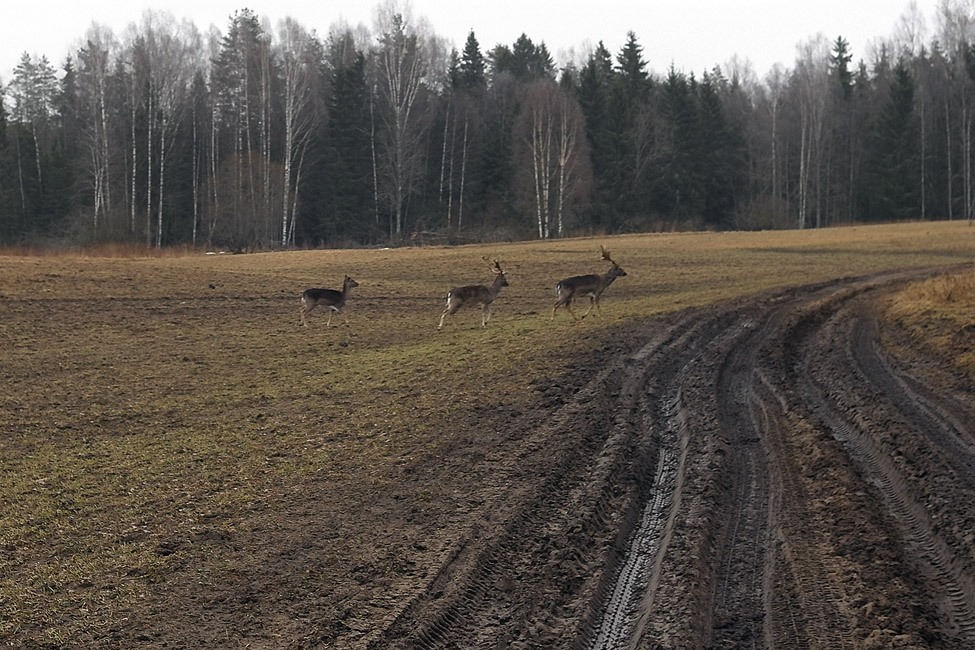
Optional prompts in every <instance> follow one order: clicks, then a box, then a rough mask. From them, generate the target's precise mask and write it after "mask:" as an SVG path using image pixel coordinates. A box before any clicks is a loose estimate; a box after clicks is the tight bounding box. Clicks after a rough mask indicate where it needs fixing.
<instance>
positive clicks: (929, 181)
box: [0, 0, 975, 251]
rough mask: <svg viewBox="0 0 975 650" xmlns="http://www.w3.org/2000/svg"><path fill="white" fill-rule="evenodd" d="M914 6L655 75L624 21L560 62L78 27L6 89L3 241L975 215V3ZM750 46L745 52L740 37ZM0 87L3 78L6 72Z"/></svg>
mask: <svg viewBox="0 0 975 650" xmlns="http://www.w3.org/2000/svg"><path fill="white" fill-rule="evenodd" d="M935 23H936V25H934V26H933V29H931V33H932V34H933V36H932V37H930V38H927V37H926V36H925V34H926V33H927V31H928V30H927V26H926V25H925V24H924V20H923V18H922V17H921V16H919V15H918V14H917V12H916V9H914V11H913V12H912V11H910V10H908V11H907V12H905V14H904V16H903V17H902V19H901V22H900V23H899V25H898V27H897V29H896V30H895V33H894V34H893V35H891V36H890V37H887V38H884V39H878V41H877V45H876V47H874V48H873V51H871V52H870V53H869V54H868V55H867V56H865V57H862V56H861V57H859V58H856V59H855V58H854V55H853V53H852V52H851V51H850V45H849V43H848V42H847V41H846V40H845V39H844V38H843V36H842V35H835V36H825V35H816V36H812V37H810V38H809V39H808V40H806V41H804V42H802V43H799V44H798V45H797V48H796V58H795V62H794V64H793V66H792V67H791V68H786V67H784V66H781V65H777V66H775V67H773V68H772V69H771V70H770V71H768V72H767V74H765V75H764V76H763V77H761V78H759V76H758V75H757V74H756V73H755V72H754V71H753V70H751V69H750V67H749V65H748V64H747V63H740V62H739V60H738V59H737V58H733V59H732V60H731V61H730V62H729V63H727V64H725V65H723V66H719V65H715V67H714V68H712V69H711V70H707V71H702V72H700V73H699V74H698V73H687V72H684V71H681V70H679V69H677V68H676V67H675V66H673V65H671V66H670V68H669V69H667V70H666V71H665V72H663V73H656V72H653V71H652V69H651V67H650V62H648V61H646V60H645V59H644V56H643V47H642V46H641V44H640V40H639V38H638V36H637V32H636V31H633V32H630V33H628V34H627V37H626V40H625V43H624V45H623V46H622V47H621V48H620V49H619V51H617V52H610V51H608V50H607V48H606V47H605V46H604V45H603V43H602V42H601V41H600V42H599V43H598V45H596V46H594V47H591V48H589V51H587V52H585V53H583V54H580V55H578V57H577V58H578V60H576V61H566V62H562V63H560V64H558V65H557V64H556V62H555V59H554V58H553V56H552V54H551V53H550V52H549V50H548V48H547V47H546V45H545V44H544V42H535V41H533V40H532V39H531V38H530V37H529V36H528V35H524V34H523V35H522V36H521V37H519V38H518V39H517V40H516V41H515V42H514V43H512V44H495V45H493V46H490V47H488V48H485V47H484V46H483V45H482V44H481V43H479V42H478V40H477V36H476V30H472V31H471V32H470V33H469V35H468V37H467V39H466V42H465V43H464V44H463V48H462V49H461V50H458V49H456V47H454V46H452V45H451V44H450V43H448V42H447V40H446V39H444V38H443V37H441V36H438V35H437V34H436V33H434V31H433V30H432V29H431V28H430V27H429V25H428V23H427V22H426V21H425V20H423V19H422V18H421V19H414V18H413V17H412V16H411V15H410V14H409V11H401V10H398V9H397V7H396V5H395V4H393V5H386V6H385V7H384V8H380V9H377V12H376V20H375V24H374V25H373V27H371V28H367V27H364V26H362V25H359V26H356V27H352V26H349V25H345V24H335V25H332V26H331V27H330V28H329V30H328V32H327V34H326V35H325V36H324V37H320V36H319V35H318V33H317V32H316V31H315V30H314V29H311V28H309V27H307V26H304V25H301V24H300V23H298V22H297V21H295V20H293V19H284V20H281V21H280V22H279V23H278V24H277V25H275V26H274V27H272V26H271V25H270V23H269V21H268V20H267V19H266V18H265V19H262V18H259V17H258V16H257V15H256V14H255V13H253V12H252V11H249V10H246V9H243V10H239V11H237V12H235V13H234V14H233V15H232V16H231V17H229V19H228V24H227V27H226V31H225V32H223V33H221V32H220V31H219V30H217V29H216V28H211V30H210V31H209V32H208V33H201V32H200V31H199V30H198V29H197V27H196V26H194V25H193V24H192V23H190V22H188V21H185V20H184V21H179V20H177V19H176V18H175V17H173V16H172V15H171V14H168V13H165V12H147V13H146V14H145V15H144V18H143V20H142V22H141V23H140V24H132V25H130V26H129V28H128V29H127V30H125V32H124V33H123V34H116V33H113V32H111V31H110V30H108V29H106V28H103V27H99V26H97V24H93V25H92V26H91V27H90V28H89V29H88V31H87V32H86V33H85V35H84V38H83V42H84V46H83V47H81V48H80V49H79V50H78V51H77V52H74V53H73V54H72V55H70V56H68V57H66V59H65V60H64V61H63V62H62V63H61V64H60V66H59V67H57V68H56V67H55V66H54V65H52V64H51V62H50V61H49V60H48V59H47V58H46V57H44V56H30V55H28V54H26V53H25V54H23V55H22V57H21V59H20V61H19V62H18V63H17V65H16V67H15V68H14V71H13V75H12V78H11V79H10V80H9V81H7V82H5V83H0V245H6V246H17V245H89V244H99V243H115V242H119V243H136V244H144V245H146V246H149V247H165V246H175V245H190V246H199V247H203V246H205V247H208V248H221V249H228V250H235V251H243V250H255V249H270V248H289V247H319V246H328V247H337V246H365V245H376V244H397V243H411V242H420V243H422V242H438V243H447V242H465V241H500V240H514V239H527V238H542V239H544V238H550V237H563V236H569V235H578V234H593V233H622V232H646V231H653V230H661V229H668V230H670V229H711V230H726V229H771V228H820V227H826V226H830V225H836V224H851V223H868V222H889V221H897V220H908V219H910V220H918V219H920V220H935V219H938V220H941V219H968V220H969V221H971V220H972V219H973V214H975V151H973V142H975V14H973V10H972V8H971V6H970V3H966V2H963V1H961V0H942V2H941V3H940V5H939V7H938V12H937V15H936V17H935ZM744 54H746V55H747V53H744ZM2 81H3V80H0V82H2Z"/></svg>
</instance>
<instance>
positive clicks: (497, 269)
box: [481, 255, 504, 273]
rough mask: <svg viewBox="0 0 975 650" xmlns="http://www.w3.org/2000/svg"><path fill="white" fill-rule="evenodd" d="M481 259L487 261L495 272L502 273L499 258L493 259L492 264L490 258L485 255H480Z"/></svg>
mask: <svg viewBox="0 0 975 650" xmlns="http://www.w3.org/2000/svg"><path fill="white" fill-rule="evenodd" d="M481 259H482V260H484V261H485V262H487V265H488V266H489V267H490V268H491V270H492V271H494V272H495V273H504V271H502V270H501V262H500V261H499V260H494V263H493V264H492V263H491V260H490V258H488V256H487V255H482V256H481Z"/></svg>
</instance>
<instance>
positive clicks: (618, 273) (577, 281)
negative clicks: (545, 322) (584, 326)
mask: <svg viewBox="0 0 975 650" xmlns="http://www.w3.org/2000/svg"><path fill="white" fill-rule="evenodd" d="M599 252H600V253H601V255H602V259H604V260H606V261H607V262H609V263H610V264H612V266H611V267H610V269H609V270H608V271H606V273H603V274H602V275H597V274H595V273H593V274H590V275H576V276H573V277H571V278H566V279H564V280H562V281H561V282H559V283H558V284H557V285H555V295H556V296H558V300H556V301H555V306H554V307H552V320H555V311H556V310H557V309H558V308H559V307H565V309H566V310H567V311H568V312H569V313H570V314H572V317H573V318H575V319H576V320H582V319H583V318H585V317H586V316H588V315H589V312H591V311H592V310H593V307H595V308H596V313H597V314H598V313H599V296H601V295H603V291H606V287H608V286H609V285H611V284H612V283H613V280H615V279H616V278H622V277H625V276H626V271H624V270H623V269H621V268H620V265H619V264H617V263H616V262H614V261H613V259H612V258H611V257H610V256H609V251H608V250H606V248H605V247H604V246H600V247H599ZM581 296H588V297H589V309H587V310H586V313H585V314H583V315H582V316H581V317H579V316H576V314H575V312H574V311H572V301H573V300H574V299H575V298H579V297H581Z"/></svg>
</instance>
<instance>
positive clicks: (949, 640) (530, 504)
mask: <svg viewBox="0 0 975 650" xmlns="http://www.w3.org/2000/svg"><path fill="white" fill-rule="evenodd" d="M926 274H927V272H925V271H912V272H905V273H885V274H877V275H872V276H869V277H862V278H856V279H848V280H839V281H834V282H828V283H825V284H821V285H816V286H809V287H803V288H799V289H793V290H788V291H782V292H774V293H767V294H762V295H758V296H754V297H751V298H749V299H747V300H744V301H738V302H736V303H727V304H720V305H716V306H713V307H709V308H706V309H697V310H689V311H686V312H682V313H680V314H677V315H675V316H672V317H670V318H668V319H664V320H660V321H653V322H649V323H645V324H643V326H642V328H640V329H635V330H634V331H632V332H628V333H627V334H626V336H625V337H624V339H625V341H624V346H629V352H627V353H625V354H620V355H618V356H617V357H616V358H614V359H613V360H612V361H611V362H610V363H608V364H605V365H604V366H603V368H602V370H601V371H600V372H599V373H598V374H596V375H594V376H592V377H591V378H590V379H589V380H588V383H586V384H585V385H584V386H583V387H582V388H581V389H579V390H578V391H576V392H575V393H574V394H573V395H572V396H571V397H569V398H567V401H566V403H565V404H564V406H562V407H561V408H559V409H558V410H557V411H556V412H555V413H554V415H553V416H552V417H551V418H550V419H547V420H544V421H541V422H539V423H538V426H537V427H536V428H534V429H533V430H531V431H527V432H525V435H524V436H523V437H522V438H521V439H520V443H519V446H518V448H517V449H516V450H514V453H513V454H512V456H511V460H510V462H511V464H510V465H509V466H507V468H505V470H504V472H503V473H504V481H505V483H506V485H507V486H508V487H507V489H504V490H501V491H498V492H496V493H494V494H493V495H492V496H491V497H488V498H486V499H485V501H484V505H483V508H482V509H481V511H480V512H481V514H480V519H479V520H478V521H477V522H476V523H475V524H474V525H472V526H471V527H470V528H469V529H468V533H467V534H466V535H464V536H463V537H460V538H457V539H453V540H450V541H449V543H447V544H445V552H444V553H443V555H442V556H441V557H440V558H439V559H438V564H437V565H436V567H435V569H434V570H430V571H428V572H427V575H428V576H430V578H429V580H428V581H427V582H425V583H421V584H418V585H416V586H415V588H414V589H413V591H412V595H411V596H410V597H409V598H408V599H407V600H406V601H404V602H401V603H398V604H397V606H396V607H393V608H391V610H390V611H389V612H387V613H386V614H385V616H383V617H379V618H377V621H376V622H377V625H376V627H375V628H373V629H372V630H370V631H369V633H368V634H366V635H364V637H363V638H362V639H361V641H362V643H363V644H364V645H365V647H370V648H377V649H378V648H388V647H398V648H449V647H457V648H498V647H510V648H641V649H644V648H645V649H651V648H652V649H662V648H688V647H700V648H740V647H761V648H886V647H904V648H966V647H972V645H973V643H975V586H973V579H975V561H973V560H972V558H975V534H973V533H972V532H971V531H972V530H975V528H973V526H972V524H973V523H975V498H973V497H975V481H973V479H972V478H971V477H972V476H973V475H975V474H973V473H972V472H971V469H972V468H973V466H975V431H973V430H972V423H973V422H975V396H973V393H972V387H971V386H970V385H968V386H966V384H965V383H964V382H959V381H957V380H952V381H947V380H946V382H945V384H944V385H940V384H934V385H932V383H930V382H931V379H930V378H931V376H932V374H931V373H919V372H916V371H915V369H916V367H917V366H919V365H920V364H925V365H930V364H931V360H929V359H924V358H921V357H920V356H910V357H899V358H895V357H894V356H893V355H892V354H891V353H890V352H889V351H888V349H887V347H885V345H884V343H883V341H884V337H890V336H896V335H897V333H896V332H889V331H887V330H886V329H885V327H886V326H885V324H884V323H883V322H882V321H880V320H879V319H878V317H877V316H876V313H877V312H876V310H875V309H874V306H875V304H876V301H877V300H879V299H881V298H882V297H883V296H884V295H886V293H887V292H889V291H891V290H892V289H894V288H896V287H899V286H901V285H902V284H903V283H904V282H908V281H911V280H916V279H920V278H922V277H925V276H926ZM641 330H642V331H641ZM882 335H883V336H882ZM898 349H910V348H908V347H901V346H899V347H898ZM336 647H346V646H342V645H341V644H340V643H337V644H336ZM347 647H353V646H351V645H349V646H347Z"/></svg>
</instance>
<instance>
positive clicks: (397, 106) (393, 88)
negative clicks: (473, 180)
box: [376, 6, 428, 238]
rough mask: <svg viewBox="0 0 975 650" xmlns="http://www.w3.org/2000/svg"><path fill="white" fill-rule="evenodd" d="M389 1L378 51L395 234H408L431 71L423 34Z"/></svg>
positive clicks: (381, 22) (381, 18)
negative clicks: (423, 92) (405, 229)
mask: <svg viewBox="0 0 975 650" xmlns="http://www.w3.org/2000/svg"><path fill="white" fill-rule="evenodd" d="M394 12H395V8H394V7H392V6H387V7H386V8H385V10H384V11H381V12H380V14H379V21H378V22H379V26H380V36H379V50H378V52H377V53H376V67H377V72H378V90H379V93H378V95H379V99H380V102H381V104H380V111H379V113H380V116H381V119H382V120H384V126H385V128H384V134H385V147H384V149H385V158H384V163H385V164H384V165H383V170H384V171H385V176H386V178H385V185H386V189H387V194H388V197H389V202H390V208H391V212H392V214H391V223H390V233H389V234H390V237H394V238H400V237H402V236H403V226H404V210H405V208H406V199H407V196H408V194H409V192H410V191H411V189H412V187H413V184H414V182H415V181H416V179H417V176H418V174H419V173H420V171H421V170H422V167H421V165H420V162H421V159H420V156H421V153H422V147H421V146H420V138H421V136H422V123H421V120H420V118H421V115H420V110H421V107H420V94H421V90H422V87H423V79H424V77H425V76H426V75H427V73H428V67H427V60H426V53H425V51H424V44H423V41H422V40H421V38H420V35H419V34H418V33H417V32H416V31H415V30H414V29H413V28H412V26H411V25H410V24H409V23H408V21H407V17H405V16H404V15H403V14H402V13H394Z"/></svg>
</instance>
